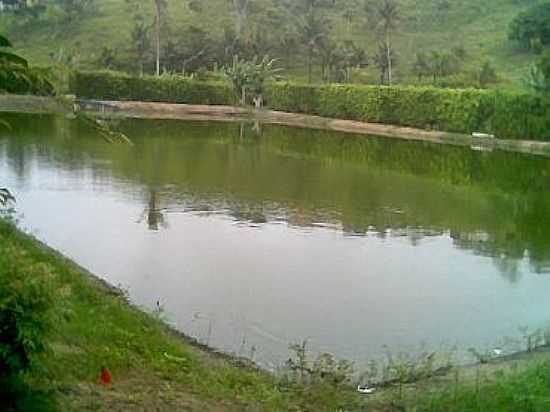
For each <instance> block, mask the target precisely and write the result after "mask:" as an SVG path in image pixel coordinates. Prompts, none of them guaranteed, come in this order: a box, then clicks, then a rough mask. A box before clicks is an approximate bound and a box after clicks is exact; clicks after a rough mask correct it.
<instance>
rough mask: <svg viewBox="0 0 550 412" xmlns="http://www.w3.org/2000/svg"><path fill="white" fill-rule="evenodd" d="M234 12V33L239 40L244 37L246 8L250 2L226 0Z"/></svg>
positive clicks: (245, 0)
mask: <svg viewBox="0 0 550 412" xmlns="http://www.w3.org/2000/svg"><path fill="white" fill-rule="evenodd" d="M228 1H229V2H230V3H231V4H232V6H233V11H234V12H235V33H236V34H237V36H238V37H239V38H242V37H243V36H244V28H245V25H246V21H247V19H248V8H249V5H250V2H251V0H228Z"/></svg>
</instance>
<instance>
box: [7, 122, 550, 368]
mask: <svg viewBox="0 0 550 412" xmlns="http://www.w3.org/2000/svg"><path fill="white" fill-rule="evenodd" d="M2 118H3V119H4V120H7V121H8V122H9V123H10V124H11V129H10V130H8V129H5V128H4V129H3V130H2V131H1V132H0V186H6V187H8V188H10V189H11V190H12V192H13V193H14V194H15V196H16V197H17V216H18V218H19V219H20V222H21V225H22V226H23V227H24V228H26V229H27V230H29V231H30V232H32V233H34V234H35V235H36V236H37V237H38V238H40V239H41V240H43V241H45V242H47V243H48V244H49V245H51V246H52V247H54V248H56V249H58V250H60V251H61V252H62V253H64V254H66V255H67V256H69V257H71V258H73V259H74V260H75V261H77V262H78V263H79V264H81V265H83V266H84V267H86V268H88V269H90V270H91V271H93V272H94V273H96V274H97V275H98V276H100V277H102V278H104V279H105V280H107V281H108V282H110V283H111V284H113V285H120V286H122V287H124V288H125V289H127V290H128V291H129V294H130V296H131V299H132V300H133V301H134V302H135V303H137V304H139V305H142V306H143V307H145V308H147V309H154V308H155V306H156V305H157V301H158V302H159V303H160V305H161V306H162V307H163V308H164V311H165V312H164V313H165V316H166V317H167V319H168V321H169V322H171V323H172V324H173V325H175V326H176V327H177V328H178V329H180V330H182V331H183V332H185V333H186V334H188V335H191V336H194V337H196V338H197V339H199V340H200V341H201V342H204V343H207V344H209V345H211V346H213V347H215V348H218V349H220V350H223V351H226V352H230V353H235V354H238V355H241V356H247V357H251V358H253V359H254V360H255V361H257V362H258V363H259V364H260V365H262V366H264V367H268V368H270V367H275V366H277V365H280V364H281V363H282V362H284V360H285V359H286V358H287V357H288V354H289V352H288V345H289V344H291V343H296V342H300V341H302V340H304V339H307V340H308V346H309V348H310V349H311V350H312V351H313V352H321V351H323V352H330V353H332V354H334V355H336V356H337V357H339V358H344V359H349V360H353V361H355V362H357V363H358V364H365V363H366V362H367V360H369V359H378V358H380V357H381V356H383V354H384V353H385V352H386V351H391V352H394V353H395V352H401V351H405V352H415V351H420V350H423V349H430V350H443V351H446V350H449V348H452V347H456V348H458V350H457V353H456V355H455V356H457V357H458V358H459V359H461V360H463V361H467V360H469V359H468V352H467V349H468V348H470V347H476V348H478V349H479V350H486V349H491V348H494V347H495V346H504V348H505V351H515V350H518V349H520V348H521V345H522V343H521V339H520V336H521V335H522V334H523V333H524V331H523V332H522V331H520V328H524V327H528V328H529V330H531V331H534V330H535V329H537V328H546V327H547V326H548V323H547V322H548V321H550V299H549V297H550V191H549V188H550V160H549V159H546V158H542V157H533V156H527V155H520V154H513V153H504V152H476V151H472V150H470V149H468V148H457V147H451V146H442V145H433V144H427V143H426V144H425V143H419V142H408V141H399V140H392V139H383V138H375V137H358V136H353V135H343V134H337V133H332V132H322V131H311V130H305V129H293V128H286V127H278V126H267V125H263V126H261V128H260V129H261V130H257V128H256V129H255V128H254V127H253V125H249V124H238V123H214V122H176V121H170V122H168V121H144V120H143V121H142V120H131V121H130V120H127V121H119V122H118V124H117V125H116V126H117V127H119V128H120V130H122V131H124V132H125V133H126V134H127V135H128V136H129V137H130V139H131V140H132V143H133V144H132V145H129V144H121V143H118V144H110V143H108V142H106V141H105V140H103V139H102V138H101V137H100V136H98V135H96V133H95V132H94V131H93V130H90V129H89V128H87V126H85V125H82V124H80V123H78V122H77V121H71V120H67V119H64V118H63V117H56V116H29V115H3V116H2Z"/></svg>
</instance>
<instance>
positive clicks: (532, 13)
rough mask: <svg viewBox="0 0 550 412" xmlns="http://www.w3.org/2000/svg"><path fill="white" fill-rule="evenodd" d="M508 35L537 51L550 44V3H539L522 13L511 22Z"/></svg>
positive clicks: (511, 38)
mask: <svg viewBox="0 0 550 412" xmlns="http://www.w3.org/2000/svg"><path fill="white" fill-rule="evenodd" d="M508 37H509V38H510V40H517V41H518V42H520V43H521V44H522V45H523V46H524V47H526V48H527V49H530V50H535V51H536V50H537V49H539V51H540V47H541V46H548V45H550V3H543V4H538V5H536V6H533V7H531V8H530V9H529V10H527V11H525V12H522V13H520V14H519V15H518V16H517V17H516V18H515V19H514V20H513V21H512V23H511V24H510V30H509V33H508Z"/></svg>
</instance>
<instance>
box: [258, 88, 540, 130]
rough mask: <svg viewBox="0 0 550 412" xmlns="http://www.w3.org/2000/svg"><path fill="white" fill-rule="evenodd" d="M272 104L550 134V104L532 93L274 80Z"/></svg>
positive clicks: (434, 125) (369, 118)
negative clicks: (281, 81)
mask: <svg viewBox="0 0 550 412" xmlns="http://www.w3.org/2000/svg"><path fill="white" fill-rule="evenodd" d="M266 102H267V105H268V106H269V107H270V108H273V109H275V110H283V111H290V112H301V113H309V114H316V115H320V116H326V117H333V118H343V119H351V120H359V121H366V122H375V123H385V124H394V125H401V126H412V127H418V128H423V129H436V130H444V131H450V132H461V133H472V132H478V131H485V132H489V133H493V134H496V136H497V137H499V138H504V139H533V140H548V139H550V132H549V131H550V103H549V102H548V101H546V100H544V99H542V98H540V97H537V96H532V95H529V94H516V93H498V92H493V91H484V90H474V89H465V90H452V89H437V88H433V87H384V86H357V85H326V86H306V85H295V84H291V83H286V84H284V83H283V84H281V83H278V84H275V85H273V86H271V87H270V88H269V90H268V93H267V94H266Z"/></svg>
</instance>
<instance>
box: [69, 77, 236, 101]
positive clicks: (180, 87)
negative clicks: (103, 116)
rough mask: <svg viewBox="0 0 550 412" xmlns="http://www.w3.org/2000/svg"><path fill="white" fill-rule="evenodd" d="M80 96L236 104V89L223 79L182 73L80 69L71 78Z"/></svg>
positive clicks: (105, 98) (72, 84) (72, 89)
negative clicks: (134, 73) (208, 79)
mask: <svg viewBox="0 0 550 412" xmlns="http://www.w3.org/2000/svg"><path fill="white" fill-rule="evenodd" d="M70 83H71V84H70V89H71V91H72V92H73V93H74V94H75V95H76V96H77V97H79V98H88V99H103V100H140V101H146V102H166V103H187V104H234V102H235V98H234V95H233V89H232V88H231V86H230V85H229V84H226V83H223V82H203V81H197V80H190V79H187V78H182V77H178V76H172V75H170V76H161V77H155V76H144V77H131V76H129V75H126V74H120V73H117V72H110V71H104V72H77V73H73V75H72V78H71V81H70Z"/></svg>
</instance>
